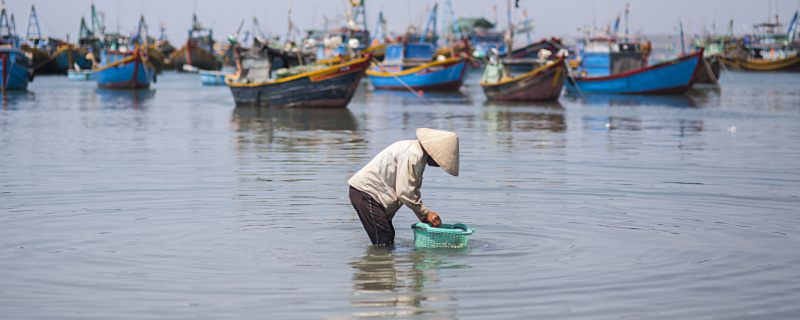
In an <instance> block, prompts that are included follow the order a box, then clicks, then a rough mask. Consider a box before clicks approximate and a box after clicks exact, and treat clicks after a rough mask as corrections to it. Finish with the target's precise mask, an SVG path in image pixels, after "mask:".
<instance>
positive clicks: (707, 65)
mask: <svg viewBox="0 0 800 320" xmlns="http://www.w3.org/2000/svg"><path fill="white" fill-rule="evenodd" d="M721 72H722V56H721V55H719V54H715V55H706V56H704V57H703V61H701V62H700V67H699V68H697V74H695V79H694V83H697V84H716V83H717V82H719V76H720V74H721Z"/></svg>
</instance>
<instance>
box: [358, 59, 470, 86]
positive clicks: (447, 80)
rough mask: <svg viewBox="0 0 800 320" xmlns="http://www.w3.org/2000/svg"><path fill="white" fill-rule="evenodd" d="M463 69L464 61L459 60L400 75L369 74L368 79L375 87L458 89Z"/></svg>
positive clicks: (461, 81)
mask: <svg viewBox="0 0 800 320" xmlns="http://www.w3.org/2000/svg"><path fill="white" fill-rule="evenodd" d="M465 70H466V61H460V62H458V63H455V64H453V65H451V66H447V67H444V68H441V67H439V68H437V67H433V68H426V69H424V70H422V71H420V72H417V73H413V74H407V75H402V76H395V77H393V76H375V75H370V76H369V80H370V81H371V82H372V86H373V87H375V88H376V89H390V90H406V85H407V86H409V87H411V88H412V89H414V90H458V88H459V87H461V84H462V83H463V82H464V71H465ZM398 79H399V80H398ZM401 80H402V82H401ZM404 83H405V85H404Z"/></svg>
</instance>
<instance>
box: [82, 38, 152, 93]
mask: <svg viewBox="0 0 800 320" xmlns="http://www.w3.org/2000/svg"><path fill="white" fill-rule="evenodd" d="M92 75H93V76H94V78H95V80H96V81H97V86H98V87H100V88H106V89H147V88H149V87H150V83H152V82H155V76H156V69H155V67H153V65H152V64H151V63H150V62H149V61H148V60H147V56H146V53H145V50H142V49H141V48H139V47H137V48H136V49H134V50H133V51H129V52H122V51H111V50H103V51H102V52H101V54H100V63H99V64H98V65H97V66H96V67H94V68H93V69H92Z"/></svg>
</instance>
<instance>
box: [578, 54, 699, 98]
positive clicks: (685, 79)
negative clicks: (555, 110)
mask: <svg viewBox="0 0 800 320" xmlns="http://www.w3.org/2000/svg"><path fill="white" fill-rule="evenodd" d="M702 57H703V51H702V50H700V51H698V52H696V53H693V54H690V55H686V56H683V57H680V58H678V59H675V60H672V61H667V62H663V63H659V64H657V65H653V66H649V67H645V68H639V69H634V70H631V71H628V72H623V73H619V74H614V75H610V76H602V77H577V78H574V79H569V80H568V81H567V90H569V91H575V92H578V93H611V94H684V93H686V91H688V90H689V88H691V86H692V84H693V81H694V78H695V77H694V76H695V74H696V71H697V69H698V68H699V67H700V59H702Z"/></svg>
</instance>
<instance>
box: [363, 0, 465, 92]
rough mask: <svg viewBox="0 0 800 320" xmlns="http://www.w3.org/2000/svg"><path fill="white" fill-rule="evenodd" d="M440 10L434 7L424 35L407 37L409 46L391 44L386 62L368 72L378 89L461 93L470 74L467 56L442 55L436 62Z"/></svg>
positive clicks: (406, 43) (386, 54)
mask: <svg viewBox="0 0 800 320" xmlns="http://www.w3.org/2000/svg"><path fill="white" fill-rule="evenodd" d="M437 7H438V6H437V5H435V4H434V6H433V9H431V12H430V15H429V16H428V21H427V22H426V23H425V29H424V30H423V31H422V33H420V34H409V35H407V36H406V41H405V43H393V44H389V45H387V46H386V51H385V55H384V60H383V63H380V64H376V65H373V66H372V68H370V69H368V70H367V76H369V79H370V81H371V82H372V86H373V87H375V89H386V90H414V91H418V90H421V91H457V90H458V89H459V88H460V87H461V85H462V84H463V83H464V72H465V71H466V60H465V59H464V58H463V57H460V56H459V57H453V58H449V59H445V58H444V57H443V56H442V57H438V59H436V60H435V61H434V56H435V55H436V42H437V39H438V37H437V35H436V11H437ZM429 30H430V31H431V32H430V33H429V32H428V31H429Z"/></svg>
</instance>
